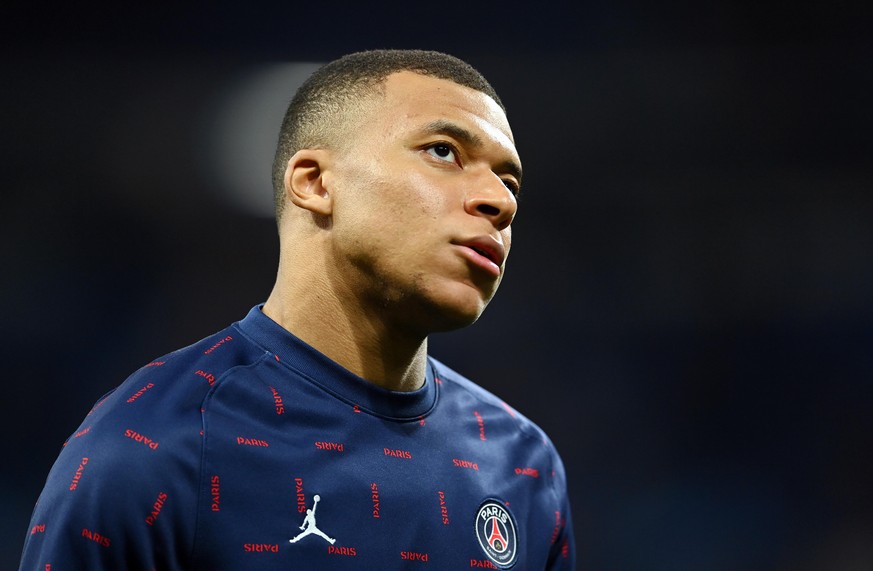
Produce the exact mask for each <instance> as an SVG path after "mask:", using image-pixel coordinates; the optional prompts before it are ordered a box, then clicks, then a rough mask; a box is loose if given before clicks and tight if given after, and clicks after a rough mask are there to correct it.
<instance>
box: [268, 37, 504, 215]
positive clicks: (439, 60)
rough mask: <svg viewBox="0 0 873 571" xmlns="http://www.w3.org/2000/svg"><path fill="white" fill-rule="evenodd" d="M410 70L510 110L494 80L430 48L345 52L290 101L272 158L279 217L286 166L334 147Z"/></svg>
mask: <svg viewBox="0 0 873 571" xmlns="http://www.w3.org/2000/svg"><path fill="white" fill-rule="evenodd" d="M401 71H412V72H415V73H417V74H420V75H427V76H432V77H438V78H440V79H446V80H449V81H452V82H454V83H457V84H458V85H463V86H465V87H469V88H471V89H475V90H476V91H480V92H482V93H484V94H486V95H488V96H489V97H491V98H492V99H493V100H494V101H495V102H496V103H497V104H498V105H499V106H500V107H501V109H503V111H504V112H506V108H505V107H504V106H503V103H502V102H501V101H500V97H499V96H498V95H497V93H496V92H495V91H494V88H493V87H491V84H489V83H488V81H487V80H486V79H485V78H484V77H483V76H482V74H480V73H479V72H478V71H476V70H475V69H474V68H473V67H472V66H470V65H469V64H468V63H466V62H464V61H462V60H460V59H458V58H456V57H454V56H451V55H447V54H444V53H440V52H435V51H426V50H371V51H365V52H358V53H353V54H349V55H346V56H344V57H342V58H340V59H337V60H335V61H333V62H331V63H328V64H327V65H325V66H323V67H321V68H320V69H318V70H317V71H316V72H315V73H313V74H312V76H310V77H309V79H307V80H306V82H304V83H303V85H302V86H301V87H300V89H299V90H298V91H297V94H296V95H295V96H294V98H293V99H292V100H291V103H290V105H289V106H288V110H287V112H286V113H285V118H284V120H283V121H282V128H281V130H280V132H279V144H278V146H277V148H276V156H275V159H274V161H273V191H274V198H275V206H276V217H277V218H279V217H281V215H282V212H283V210H284V208H285V185H284V177H285V169H286V168H287V165H288V160H289V159H290V158H291V157H292V156H293V155H294V153H296V152H297V151H298V150H300V149H305V148H310V149H311V148H336V147H339V146H341V145H342V144H343V143H344V142H345V141H346V140H347V135H348V132H347V131H348V129H350V128H351V127H352V126H353V125H354V120H355V119H356V118H358V117H360V114H361V111H362V106H363V105H364V104H365V102H366V100H367V99H368V98H369V97H371V96H373V95H378V94H379V93H380V90H381V89H382V87H383V85H384V82H385V79H386V78H387V77H388V76H389V75H392V74H394V73H398V72H401Z"/></svg>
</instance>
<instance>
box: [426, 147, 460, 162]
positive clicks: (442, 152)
mask: <svg viewBox="0 0 873 571" xmlns="http://www.w3.org/2000/svg"><path fill="white" fill-rule="evenodd" d="M425 151H426V152H427V154H429V155H430V156H432V157H435V158H437V159H439V160H441V161H446V162H447V163H456V162H458V156H457V154H456V153H455V149H454V147H452V146H451V145H450V144H448V143H434V144H433V145H430V146H429V147H427V148H426V149H425Z"/></svg>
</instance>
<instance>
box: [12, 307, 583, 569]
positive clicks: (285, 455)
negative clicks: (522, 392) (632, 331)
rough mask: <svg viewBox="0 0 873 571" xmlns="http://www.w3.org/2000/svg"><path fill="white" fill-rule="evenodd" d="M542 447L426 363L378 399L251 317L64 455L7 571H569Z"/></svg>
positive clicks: (553, 469)
mask: <svg viewBox="0 0 873 571" xmlns="http://www.w3.org/2000/svg"><path fill="white" fill-rule="evenodd" d="M573 562H574V547H573V538H572V524H571V518H570V511H569V501H568V498H567V492H566V480H565V475H564V469H563V466H562V464H561V460H560V458H559V456H558V454H557V453H556V451H555V449H554V447H553V446H552V444H551V443H550V441H549V440H548V438H547V437H546V435H545V434H544V433H543V432H542V431H541V430H540V429H539V428H538V427H537V426H535V425H534V424H533V423H531V422H530V421H529V420H527V419H526V418H525V417H524V416H522V415H521V414H520V413H518V412H517V411H515V410H514V409H512V408H510V407H509V406H508V405H506V404H505V403H503V402H502V401H501V400H499V399H498V398H497V397H495V396H494V395H492V394H490V393H489V392H487V391H485V390H484V389H482V388H480V387H478V386H477V385H475V384H473V383H472V382H470V381H469V380H467V379H465V378H463V377H462V376H460V375H459V374H457V373H456V372H454V371H452V370H451V369H449V368H448V367H446V366H445V365H443V364H441V363H440V362H438V361H436V360H434V359H432V358H429V359H428V367H427V378H426V381H425V383H424V386H423V387H422V388H421V389H419V390H417V391H414V392H411V393H401V392H393V391H389V390H385V389H382V388H379V387H377V386H375V385H373V384H372V383H369V382H367V381H366V380H364V379H361V378H360V377H357V376H356V375H354V374H352V373H351V372H349V371H347V370H345V369H343V368H342V367H340V366H339V365H337V364H336V363H334V362H333V361H331V360H330V359H328V358H327V357H326V356H324V355H323V354H321V353H320V352H318V351H316V350H315V349H313V348H312V347H310V346H308V345H306V344H305V343H303V342H302V341H301V340H299V339H297V338H296V337H295V336H294V335H292V334H291V333H289V332H288V331H286V330H285V329H283V328H282V327H280V326H279V325H278V324H276V323H275V322H273V321H272V320H270V319H269V318H268V317H267V316H265V315H264V314H263V313H262V312H261V309H260V306H258V307H255V308H253V309H252V310H251V311H250V312H249V314H248V315H247V316H246V317H245V319H243V320H242V321H240V322H238V323H235V324H233V325H231V326H230V327H228V328H227V329H225V330H223V331H221V332H219V333H217V334H215V335H213V336H210V337H208V338H206V339H204V340H202V341H200V342H199V343H196V344H194V345H192V346H190V347H187V348H185V349H181V350H179V351H176V352H174V353H171V354H169V355H167V356H165V357H161V358H159V359H157V360H155V361H154V362H152V363H149V364H147V365H146V366H144V367H142V368H141V369H139V370H138V371H137V372H135V373H134V374H133V375H131V376H130V377H129V378H128V379H127V380H126V381H125V382H124V383H123V384H122V385H121V386H119V387H118V388H117V389H115V390H114V391H113V392H111V393H110V394H109V395H107V396H105V397H104V398H103V399H101V400H99V401H98V402H97V404H96V405H95V406H94V408H93V409H92V410H91V412H89V413H88V415H87V416H86V417H85V420H84V422H83V423H82V424H81V426H80V427H79V428H78V429H77V430H76V431H75V433H74V434H73V435H72V436H71V437H70V438H69V439H68V441H67V442H66V443H64V447H63V450H62V451H61V454H60V456H59V458H58V460H57V461H56V462H55V465H54V466H53V467H52V470H51V472H50V473H49V476H48V480H47V482H46V486H45V489H44V491H43V493H42V495H41V496H40V498H39V500H38V502H37V505H36V508H35V510H34V514H33V518H32V521H31V527H30V529H29V530H28V533H27V536H26V541H25V546H24V552H23V557H22V562H21V569H22V570H34V571H36V570H38V571H47V570H53V571H58V570H64V569H95V570H99V569H106V570H110V569H111V570H118V569H131V570H134V569H143V570H181V569H189V570H190V569H210V570H222V569H227V570H240V569H251V570H259V569H319V570H330V569H409V568H415V567H417V566H421V565H425V566H430V567H431V568H437V569H462V568H492V569H493V568H513V569H572V568H573Z"/></svg>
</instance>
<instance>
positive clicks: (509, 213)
mask: <svg viewBox="0 0 873 571" xmlns="http://www.w3.org/2000/svg"><path fill="white" fill-rule="evenodd" d="M464 208H465V209H466V211H467V213H468V214H470V215H472V216H482V217H484V218H487V219H488V220H489V221H491V224H493V225H494V227H495V228H497V230H503V229H504V228H506V227H507V226H509V225H510V224H511V223H512V219H513V218H514V217H515V213H516V211H517V210H518V200H516V198H515V194H513V193H512V191H511V190H509V188H507V187H506V184H504V182H503V180H501V178H500V177H499V176H497V175H496V174H494V173H493V172H490V171H489V172H488V173H485V174H483V176H482V177H479V178H478V179H477V180H476V182H475V186H474V187H473V189H472V190H471V191H470V192H469V193H468V194H467V198H466V200H465V203H464Z"/></svg>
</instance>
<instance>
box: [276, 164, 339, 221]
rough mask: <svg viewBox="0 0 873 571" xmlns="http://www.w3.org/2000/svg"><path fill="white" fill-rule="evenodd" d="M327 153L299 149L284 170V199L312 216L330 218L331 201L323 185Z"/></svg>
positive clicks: (331, 210)
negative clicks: (307, 211) (317, 215)
mask: <svg viewBox="0 0 873 571" xmlns="http://www.w3.org/2000/svg"><path fill="white" fill-rule="evenodd" d="M328 158H329V153H328V151H326V150H323V149H301V150H299V151H297V152H296V153H294V156H293V157H291V159H290V160H289V161H288V167H287V168H286V169H285V197H286V199H287V200H289V201H291V202H292V203H293V204H294V205H295V206H298V207H300V208H303V209H304V210H309V211H310V212H312V213H313V214H319V215H321V216H330V214H331V213H332V212H333V199H332V198H331V196H330V193H329V192H328V189H327V185H326V183H325V176H324V172H325V167H326V166H327V164H328Z"/></svg>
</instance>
